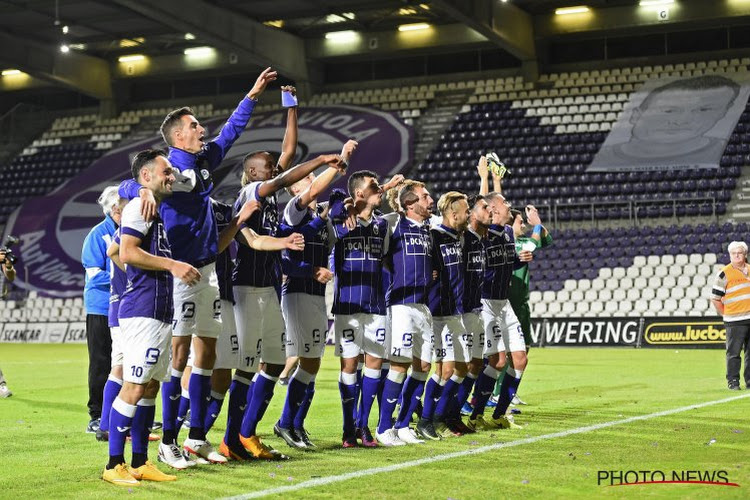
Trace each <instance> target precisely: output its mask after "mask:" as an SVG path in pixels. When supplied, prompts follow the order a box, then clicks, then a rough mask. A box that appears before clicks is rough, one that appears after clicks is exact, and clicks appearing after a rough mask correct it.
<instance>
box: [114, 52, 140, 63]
mask: <svg viewBox="0 0 750 500" xmlns="http://www.w3.org/2000/svg"><path fill="white" fill-rule="evenodd" d="M145 58H146V56H144V55H142V54H131V55H129V56H120V57H118V58H117V61H118V62H121V63H124V62H136V61H143V60H144V59H145Z"/></svg>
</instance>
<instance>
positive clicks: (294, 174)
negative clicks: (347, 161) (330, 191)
mask: <svg viewBox="0 0 750 500" xmlns="http://www.w3.org/2000/svg"><path fill="white" fill-rule="evenodd" d="M326 163H327V164H329V165H330V166H332V167H338V168H345V167H344V166H343V160H342V159H341V157H340V156H339V155H320V156H318V157H317V158H313V159H312V160H309V161H306V162H305V163H300V164H299V165H297V166H296V167H294V168H292V169H289V170H287V171H286V172H284V173H282V174H281V175H278V176H276V177H274V178H273V179H270V180H267V181H265V182H263V183H261V185H260V186H258V196H259V197H261V198H266V197H268V196H271V195H272V194H274V193H275V192H276V191H279V190H280V189H283V188H285V187H287V186H291V185H292V184H294V183H295V182H297V181H299V180H300V179H302V178H304V177H307V176H308V175H310V173H312V172H314V171H315V170H316V169H317V168H318V167H320V166H323V165H325V164H326Z"/></svg>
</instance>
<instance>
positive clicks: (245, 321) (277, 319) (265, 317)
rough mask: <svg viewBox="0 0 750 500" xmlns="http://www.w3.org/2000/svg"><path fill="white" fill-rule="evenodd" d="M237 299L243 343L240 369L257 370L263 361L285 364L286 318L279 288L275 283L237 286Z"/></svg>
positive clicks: (235, 294) (235, 290)
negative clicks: (259, 286)
mask: <svg viewBox="0 0 750 500" xmlns="http://www.w3.org/2000/svg"><path fill="white" fill-rule="evenodd" d="M234 302H235V304H234V319H235V321H236V322H237V339H238V340H239V343H240V357H239V362H238V363H237V368H238V369H240V370H242V371H248V372H255V371H258V365H259V364H260V362H261V360H262V361H263V362H265V363H270V364H274V365H283V364H285V363H286V349H285V347H284V343H285V340H284V318H282V316H281V307H279V297H278V295H276V289H274V288H273V287H272V286H269V287H264V288H258V287H254V286H235V287H234Z"/></svg>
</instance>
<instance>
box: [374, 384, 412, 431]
mask: <svg viewBox="0 0 750 500" xmlns="http://www.w3.org/2000/svg"><path fill="white" fill-rule="evenodd" d="M405 378H406V374H405V373H399V372H394V371H389V372H388V376H387V377H386V378H385V383H384V385H383V404H382V405H380V420H379V421H378V434H382V433H384V432H385V431H387V430H388V429H390V428H391V427H393V410H395V409H396V403H397V402H398V395H399V394H401V389H402V388H403V385H404V379H405Z"/></svg>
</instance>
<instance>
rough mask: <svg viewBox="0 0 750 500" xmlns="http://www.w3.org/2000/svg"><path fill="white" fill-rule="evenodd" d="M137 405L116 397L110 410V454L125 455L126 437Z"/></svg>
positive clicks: (112, 455)
mask: <svg viewBox="0 0 750 500" xmlns="http://www.w3.org/2000/svg"><path fill="white" fill-rule="evenodd" d="M137 408H138V407H137V406H136V405H130V404H128V403H126V402H125V401H123V400H122V399H120V398H119V397H118V398H115V400H114V401H113V402H112V409H111V410H110V412H109V456H110V457H122V456H123V455H125V438H126V437H127V435H128V431H129V430H130V428H131V427H132V426H133V417H134V416H135V412H136V410H137ZM123 461H124V459H123Z"/></svg>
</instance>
